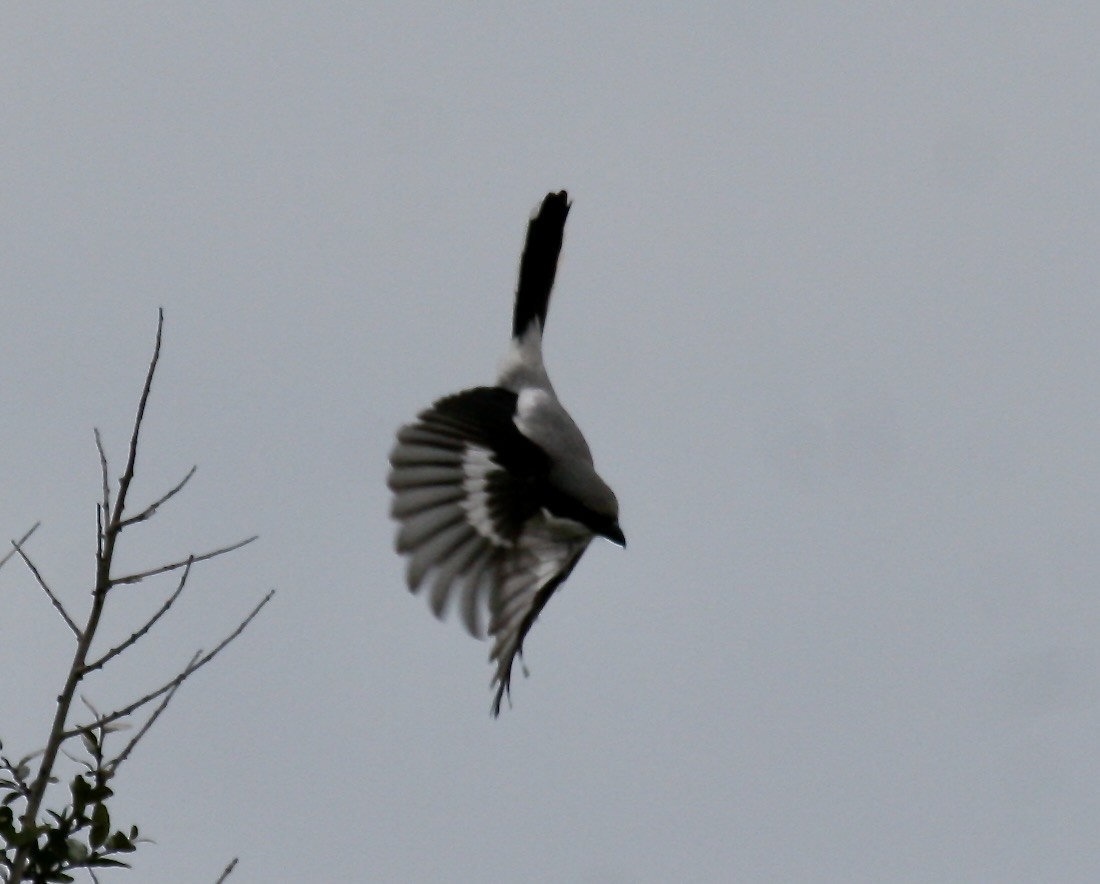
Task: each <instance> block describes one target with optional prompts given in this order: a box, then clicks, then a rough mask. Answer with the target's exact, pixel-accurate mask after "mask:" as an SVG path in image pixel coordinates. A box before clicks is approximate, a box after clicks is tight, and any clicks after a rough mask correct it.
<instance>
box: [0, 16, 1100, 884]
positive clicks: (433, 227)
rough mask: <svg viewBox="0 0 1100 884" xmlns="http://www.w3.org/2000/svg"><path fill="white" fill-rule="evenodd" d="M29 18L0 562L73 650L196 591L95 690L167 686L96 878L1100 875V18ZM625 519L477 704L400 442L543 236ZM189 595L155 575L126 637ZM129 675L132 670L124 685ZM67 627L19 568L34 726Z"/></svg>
mask: <svg viewBox="0 0 1100 884" xmlns="http://www.w3.org/2000/svg"><path fill="white" fill-rule="evenodd" d="M859 6H860V7H861V9H860V10H857V8H856V4H848V5H847V10H848V11H846V12H838V11H837V9H836V7H835V6H834V7H833V8H832V9H826V8H825V6H824V5H816V4H815V5H811V4H799V3H762V2H761V3H752V4H740V9H739V10H738V9H737V8H736V6H735V5H734V4H730V5H729V8H728V9H727V10H726V11H717V10H718V4H714V5H709V4H708V5H707V6H702V5H692V4H686V5H685V4H667V5H666V7H665V9H664V10H663V11H662V10H661V9H659V8H657V6H656V5H655V4H648V5H647V4H633V5H629V4H627V5H621V6H615V7H611V6H605V7H601V10H600V11H599V12H593V11H592V7H591V6H590V5H589V4H562V3H555V4H552V5H550V4H546V5H543V6H541V7H540V8H534V7H531V6H525V7H523V9H522V11H521V10H520V7H519V6H517V5H505V4H485V5H481V6H480V7H479V8H478V9H476V10H475V9H474V8H473V7H472V6H468V5H465V4H447V5H444V4H417V3H404V4H391V5H389V11H382V10H381V9H380V7H381V4H357V3H356V4H353V3H330V4H324V5H323V6H317V5H315V4H304V3H301V4H294V3H265V4H247V5H246V4H234V5H233V6H232V7H228V6H227V5H223V4H206V5H193V4H179V5H175V6H171V7H170V6H167V5H165V4H142V5H138V4H131V5H120V4H115V5H111V6H104V5H100V4H96V5H71V4H64V5H56V4H46V5H44V4H19V5H12V6H9V7H7V8H6V9H5V12H4V16H3V27H2V28H0V81H2V83H3V89H2V92H0V139H2V140H0V199H2V201H3V211H2V212H0V291H2V293H3V294H2V299H3V301H2V303H3V308H2V314H0V407H2V414H3V421H2V422H0V465H2V468H3V469H2V473H0V475H2V477H3V486H2V487H3V494H2V495H0V531H2V532H6V534H5V535H4V536H5V537H17V536H19V535H20V534H22V533H23V531H24V530H25V529H26V528H27V527H28V526H29V525H30V524H32V523H33V522H34V521H36V520H39V519H41V520H42V522H43V525H42V527H41V528H40V529H39V531H38V533H37V535H36V536H35V537H34V539H33V541H32V543H31V544H30V551H31V552H32V554H33V555H34V556H35V558H36V560H37V561H38V563H39V565H40V567H41V568H42V570H43V571H44V573H45V575H46V577H47V579H49V580H50V581H51V582H52V584H53V585H54V586H55V588H56V589H57V590H58V592H59V594H60V595H61V596H62V597H63V598H64V599H65V601H66V603H67V604H68V605H69V606H70V607H71V608H72V609H73V610H74V611H77V612H83V611H84V610H85V609H86V605H87V601H88V596H87V593H88V590H89V588H90V585H91V580H92V576H93V560H92V554H93V551H94V529H95V521H94V519H95V510H94V506H95V502H96V500H97V497H98V494H99V473H98V461H97V457H96V452H95V448H94V445H93V437H92V428H93V427H99V428H100V429H101V431H102V432H103V434H104V439H105V443H106V446H107V450H108V454H109V456H110V457H111V458H112V463H113V464H114V465H115V466H119V465H121V462H122V459H123V455H124V452H125V445H126V441H127V438H128V432H129V426H130V421H131V418H132V414H133V410H134V407H135V403H136V399H137V395H138V392H139V389H140V384H141V380H142V377H143V374H144V371H145V368H146V365H147V361H148V357H149V353H150V351H151V347H152V340H153V332H154V329H155V324H156V310H157V308H158V307H161V306H163V307H164V308H165V312H166V329H165V341H164V355H163V359H162V362H161V366H160V373H159V375H158V378H157V383H156V385H155V387H154V391H153V399H152V403H151V406H150V410H149V417H148V427H147V429H148V432H147V435H146V438H145V444H144V447H143V449H142V451H141V457H140V460H139V464H138V470H139V472H138V479H137V482H136V484H135V487H134V490H133V494H134V496H135V503H142V502H147V501H149V500H151V499H153V498H154V497H155V496H157V495H158V494H159V493H160V492H161V491H163V490H165V489H166V488H167V487H169V486H170V485H171V484H173V483H174V482H175V481H177V480H178V479H179V478H180V477H181V476H182V475H183V474H184V473H185V472H186V470H187V469H188V468H189V467H190V466H191V465H192V464H193V463H197V464H198V465H199V471H198V474H197V475H196V477H195V479H194V480H193V481H192V483H191V485H190V486H189V487H188V489H187V491H186V493H185V495H184V496H182V497H181V498H180V499H178V500H176V501H174V502H173V503H172V505H171V506H170V507H169V508H167V509H166V510H165V511H164V512H163V514H162V515H158V517H157V518H156V519H155V520H154V521H152V522H150V523H149V524H144V525H140V526H136V527H135V528H134V529H133V530H132V532H131V535H130V536H126V537H125V539H124V547H123V549H122V551H121V554H120V555H121V558H122V563H121V564H122V566H124V567H142V566H148V565H155V564H158V563H160V562H162V561H166V560H168V559H171V558H176V557H183V556H186V555H187V554H188V553H191V552H201V551H202V550H204V549H207V548H210V547H213V546H217V545H219V544H222V543H228V542H231V541H234V540H237V539H239V538H241V537H244V536H247V535H249V534H252V533H259V534H260V535H261V538H260V540H259V541H258V542H257V543H255V544H253V545H252V546H250V547H248V548H247V549H246V550H244V551H242V552H240V553H238V554H237V555H235V556H234V557H232V558H231V559H227V560H222V561H219V562H214V563H210V564H209V565H207V566H203V567H201V568H196V570H195V573H194V574H193V579H192V583H193V585H192V587H191V589H190V590H189V592H188V593H187V594H186V595H185V596H184V598H183V600H182V602H181V603H180V604H179V605H178V606H177V608H175V609H173V611H172V612H171V615H170V616H169V617H168V618H167V620H166V622H165V624H164V626H163V627H162V628H160V629H159V630H158V632H157V633H156V634H155V635H154V636H152V637H151V638H150V639H149V640H148V641H147V642H145V644H144V646H139V648H138V649H136V650H135V652H134V653H133V655H132V656H130V658H129V659H128V660H126V659H124V660H122V661H120V665H119V666H118V667H117V669H116V670H115V671H114V672H111V671H108V672H107V673H104V674H101V675H100V676H98V677H97V680H95V681H94V682H91V683H89V684H88V685H87V694H88V696H89V698H90V699H92V700H93V701H94V702H96V703H97V704H98V705H100V706H102V707H105V708H110V707H111V706H112V705H117V704H121V703H122V702H123V701H125V700H127V699H130V698H132V697H134V696H136V695H139V694H140V693H143V692H144V691H146V690H149V689H151V688H152V687H155V686H156V685H157V684H159V683H160V682H161V681H163V680H166V679H167V678H168V677H170V676H171V675H172V674H173V672H174V671H175V669H177V668H179V667H180V666H182V665H183V664H184V663H185V662H186V661H187V659H188V658H189V657H190V655H191V653H192V652H193V651H194V650H195V649H197V648H199V647H204V648H210V647H212V646H213V644H214V643H215V642H216V641H217V640H218V639H219V638H220V637H221V636H222V635H223V634H225V633H226V632H228V631H229V630H230V629H231V628H232V627H233V626H234V625H235V623H236V622H237V621H238V620H239V619H240V617H241V616H243V614H244V613H246V612H247V611H248V610H249V608H251V606H252V605H253V604H255V602H256V601H257V600H258V599H259V598H260V597H261V596H262V594H263V593H264V592H266V591H267V590H268V589H270V588H272V587H274V588H277V590H278V594H277V595H276V597H275V600H274V601H273V602H272V604H271V605H270V606H269V607H268V609H267V610H266V611H264V612H263V614H262V615H261V616H260V618H259V619H258V620H257V621H256V622H255V623H254V624H253V626H252V627H251V629H250V630H249V631H248V632H247V633H245V634H244V636H243V637H242V638H241V639H240V641H239V642H238V643H237V644H236V645H234V646H232V647H231V648H230V649H229V650H228V651H227V652H226V653H225V654H224V655H223V656H222V657H221V658H220V659H219V660H218V661H216V663H215V664H214V665H213V666H212V667H211V668H208V669H207V670H204V671H203V672H202V673H201V674H199V675H197V676H196V677H195V678H194V679H193V680H192V681H191V682H189V683H188V684H187V685H186V686H185V688H184V690H183V691H181V692H180V694H179V695H178V696H177V698H176V700H175V702H174V703H173V705H172V707H170V709H169V711H168V713H166V715H165V716H164V717H163V719H162V720H161V722H160V723H159V724H158V725H157V727H156V729H155V730H154V731H153V732H152V734H151V735H150V736H149V738H148V739H147V740H146V741H145V743H144V744H143V745H142V746H141V747H140V748H139V750H138V752H137V753H136V754H135V756H134V758H133V760H132V762H131V763H130V766H129V769H128V770H125V769H124V772H123V775H122V777H121V780H120V782H119V783H118V787H117V788H118V792H119V796H118V798H117V800H116V804H115V806H114V813H115V819H116V821H117V822H119V823H127V822H130V821H133V822H136V823H138V824H139V825H140V826H141V828H142V830H143V832H146V833H147V834H149V835H150V836H151V837H153V838H155V839H156V844H155V845H146V846H145V847H143V849H142V850H141V851H140V852H139V853H138V854H137V859H136V868H137V870H138V871H137V872H136V873H135V874H133V875H132V876H129V877H128V876H127V875H125V874H123V873H119V874H117V875H115V876H108V875H104V876H102V880H104V881H107V880H112V881H113V880H120V881H122V880H131V879H133V880H140V881H143V882H157V884H161V882H164V884H174V882H180V884H191V882H202V881H213V880H214V879H215V878H216V877H217V875H218V873H219V872H220V871H221V869H222V868H223V867H224V866H225V864H226V862H228V860H229V859H230V858H232V857H234V856H240V858H241V862H240V865H239V867H238V869H237V871H236V872H235V873H234V875H233V877H232V878H231V881H232V882H233V884H257V882H273V881H284V880H287V881H289V880H311V881H386V882H390V881H392V882H421V881H423V882H427V881H479V882H504V881H527V882H567V881H568V882H572V881H580V882H611V881H616V882H668V881H693V882H695V881H698V882H721V881H746V882H772V881H774V882H791V881H815V882H817V881H822V882H852V881H890V882H894V881H899V882H929V881H967V882H978V881H982V882H984V881H989V882H1017V881H1018V882H1024V881H1037V880H1043V881H1059V882H1072V881H1095V880H1097V879H1098V877H1100V757H1098V753H1100V554H1098V552H1097V550H1098V542H1097V541H1098V535H1100V506H1098V503H1097V499H1098V496H1100V469H1098V466H1097V463H1098V460H1097V458H1098V451H1100V411H1098V408H1097V403H1098V392H1097V378H1098V374H1100V347H1098V338H1100V301H1098V298H1097V285H1098V281H1100V249H1098V241H1100V240H1098V237H1100V163H1098V162H1097V157H1098V156H1100V78H1098V68H1097V46H1100V27H1098V25H1100V12H1098V11H1097V9H1096V7H1095V6H1093V5H1090V4H1083V3H1082V4H1011V5H1007V4H992V3H990V4H977V3H962V4H959V3H953V4H922V5H920V9H921V10H922V11H921V12H917V11H915V9H916V7H912V8H909V7H904V6H899V5H898V4H893V5H890V6H891V8H890V9H888V8H887V6H888V5H887V4H860V5H859ZM559 188H566V189H568V190H569V192H570V194H571V196H572V198H573V200H574V205H573V210H572V213H571V214H570V217H569V225H568V228H567V231H566V241H565V248H564V252H563V259H562V266H561V271H560V273H559V275H558V284H557V288H556V291H555V295H554V300H553V303H552V305H551V310H550V318H549V324H548V329H547V341H546V349H547V362H548V366H549V369H550V373H551V376H552V377H553V379H554V382H555V385H556V387H557V389H558V392H559V394H560V395H561V396H562V398H563V400H564V401H565V402H566V404H567V406H568V407H569V408H570V410H571V411H572V413H573V415H574V416H575V417H576V418H577V421H578V423H579V424H580V425H581V426H582V427H583V428H584V430H585V433H586V435H587V437H588V440H589V442H590V443H591V445H592V448H593V451H594V453H595V456H596V461H597V465H598V467H599V469H600V472H601V473H602V475H603V476H604V477H605V478H606V479H607V480H608V482H609V483H610V484H611V485H612V486H613V487H614V488H615V489H616V491H617V493H618V496H619V499H620V502H621V506H622V525H623V528H624V530H625V532H626V534H627V537H628V538H629V547H628V548H627V550H626V551H625V552H624V551H623V550H620V549H617V548H615V547H613V546H612V545H611V544H608V543H605V542H597V543H595V544H594V545H593V546H592V548H591V549H590V551H589V552H588V554H587V555H586V556H585V558H584V559H583V560H582V562H581V564H580V565H579V567H578V568H577V570H576V571H575V572H574V574H573V576H572V578H571V579H570V580H569V582H568V583H567V584H566V586H565V588H564V590H563V591H562V592H560V593H559V594H558V595H557V596H556V597H555V598H554V599H553V601H552V602H551V604H550V605H549V606H548V607H547V608H546V610H545V612H544V613H543V615H542V617H541V618H540V620H539V622H538V624H537V625H536V627H535V628H534V630H533V631H532V632H531V634H530V637H529V641H528V643H527V663H528V666H529V668H530V671H531V677H530V678H523V677H522V676H521V677H519V678H518V680H517V682H516V683H515V684H514V690H513V700H514V708H512V709H511V710H506V711H505V712H504V713H503V714H502V715H501V717H500V719H499V720H496V721H494V720H492V719H491V718H490V717H489V714H488V712H489V704H490V700H491V693H490V690H489V679H490V677H491V674H492V670H491V669H490V667H489V665H488V662H487V659H486V657H487V653H488V650H489V648H488V645H487V644H484V643H478V642H476V641H474V640H472V639H470V638H469V637H468V636H467V635H466V634H465V633H464V631H463V630H462V628H461V626H460V624H458V623H457V622H453V621H451V622H447V623H443V624H440V623H437V622H436V621H435V620H434V619H433V618H432V616H431V614H430V612H429V610H428V608H427V605H426V604H425V603H424V601H423V600H422V599H418V598H414V597H411V596H410V595H409V593H408V592H407V591H406V589H405V588H404V583H403V567H404V563H403V562H402V560H401V559H400V558H398V557H397V555H396V554H394V553H393V551H392V539H393V533H394V531H393V525H392V523H391V522H390V520H389V519H388V516H387V510H388V506H389V498H388V492H387V489H386V487H385V475H386V470H387V463H386V457H387V454H388V451H389V448H390V445H391V441H392V438H393V432H394V430H395V429H396V428H397V427H398V426H399V425H400V424H401V423H403V422H405V421H407V420H409V419H410V418H411V417H412V416H413V415H415V413H416V412H417V411H418V410H420V409H421V408H423V407H425V406H426V405H428V404H429V403H430V402H431V401H432V400H433V399H434V398H436V397H438V396H440V395H443V394H445V393H448V392H452V391H454V390H457V389H460V388H462V387H466V386H474V385H477V384H481V383H486V382H490V381H492V379H493V377H494V375H495V370H496V366H497V362H498V360H499V358H500V356H501V355H502V354H503V352H504V349H505V347H506V344H507V339H508V334H509V330H510V311H511V297H512V292H513V289H514V282H515V272H516V268H517V265H518V259H519V253H520V249H521V246H522V241H523V235H524V231H525V227H526V222H527V218H528V216H529V213H530V212H531V210H532V209H533V208H534V207H535V206H536V205H537V204H538V202H539V201H540V199H541V198H542V196H543V195H544V194H545V193H546V192H547V191H548V190H551V189H554V190H556V189H559ZM171 586H172V584H164V585H162V586H157V585H145V586H141V587H130V588H122V589H120V590H119V591H118V594H117V596H116V597H115V598H114V600H113V601H112V606H113V607H112V610H111V612H110V616H109V617H108V620H107V622H106V623H105V627H104V628H105V636H104V638H105V641H109V640H110V639H111V638H116V639H117V638H119V637H122V636H125V635H128V634H129V632H130V631H131V630H132V629H133V628H134V627H135V625H136V624H137V623H140V622H141V618H142V616H143V615H145V614H147V613H148V612H149V611H151V610H153V609H154V608H155V606H156V605H157V604H158V603H159V600H160V599H161V598H163V596H164V594H165V593H167V592H168V591H169V590H170V589H171ZM104 646H105V647H106V645H104ZM70 655H71V636H70V635H69V633H68V632H67V630H66V628H65V626H64V624H63V623H62V622H61V621H60V620H59V619H58V618H57V617H56V615H55V613H54V611H53V610H52V609H51V608H50V607H49V605H48V603H47V601H46V600H45V598H44V597H43V596H42V594H41V593H40V592H39V591H38V590H37V588H36V587H35V586H34V584H33V581H32V579H31V578H30V576H29V574H28V573H27V572H26V570H25V569H24V568H22V566H20V565H18V563H9V564H8V566H6V567H5V568H4V569H3V571H0V737H2V738H3V740H4V743H5V747H6V751H9V752H11V753H13V754H18V753H19V752H21V751H29V750H31V749H33V748H36V747H37V746H38V745H40V744H41V743H42V742H43V741H44V739H45V734H46V732H47V730H48V726H49V720H50V716H51V714H52V709H53V706H52V704H53V697H54V696H55V695H56V692H57V691H58V690H59V688H60V685H61V682H62V679H63V676H64V673H65V670H66V668H67V665H68V659H69V657H70Z"/></svg>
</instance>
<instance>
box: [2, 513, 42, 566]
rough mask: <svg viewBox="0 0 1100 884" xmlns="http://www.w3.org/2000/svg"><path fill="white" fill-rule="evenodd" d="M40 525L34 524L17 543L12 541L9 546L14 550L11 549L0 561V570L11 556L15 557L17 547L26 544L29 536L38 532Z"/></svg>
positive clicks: (39, 523) (38, 523)
mask: <svg viewBox="0 0 1100 884" xmlns="http://www.w3.org/2000/svg"><path fill="white" fill-rule="evenodd" d="M41 524H42V523H41V522H35V523H34V524H33V525H31V530H30V531H28V532H27V533H26V534H24V535H23V536H22V537H20V538H19V540H18V541H14V540H13V541H12V544H11V545H12V546H13V547H15V549H13V550H12V551H11V552H9V553H8V554H7V555H6V556H4V558H2V559H0V568H3V567H4V565H6V564H7V562H8V559H10V558H11V557H12V556H14V555H15V553H16V550H18V549H19V547H21V546H22V545H23V544H24V543H26V542H27V541H28V540H30V538H31V535H32V534H34V532H35V531H37V530H38V526H39V525H41Z"/></svg>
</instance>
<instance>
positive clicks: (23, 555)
mask: <svg viewBox="0 0 1100 884" xmlns="http://www.w3.org/2000/svg"><path fill="white" fill-rule="evenodd" d="M11 545H12V546H13V547H15V549H14V550H13V552H16V553H18V554H19V558H21V559H22V560H23V564H25V565H26V566H27V567H28V568H30V570H31V573H32V574H33V575H34V579H35V580H37V581H38V585H39V586H41V587H42V591H43V592H44V593H46V595H47V596H48V597H49V599H50V602H52V603H53V606H54V607H55V608H57V613H58V614H60V615H61V619H62V620H64V621H65V623H66V624H68V627H69V629H71V630H72V631H73V635H75V636H76V637H77V640H79V639H80V627H79V626H77V625H76V624H75V623H74V622H73V618H72V617H70V616H69V612H68V611H66V610H65V606H64V605H63V604H61V599H59V598H58V597H57V596H56V595H54V594H53V590H52V589H50V587H49V584H47V583H46V581H45V579H44V578H43V577H42V575H41V574H40V573H39V571H38V568H36V567H35V566H34V562H32V561H31V560H30V559H29V558H28V557H27V554H26V553H25V552H23V547H22V545H21V544H20V543H18V542H17V541H14V540H13V541H12V542H11Z"/></svg>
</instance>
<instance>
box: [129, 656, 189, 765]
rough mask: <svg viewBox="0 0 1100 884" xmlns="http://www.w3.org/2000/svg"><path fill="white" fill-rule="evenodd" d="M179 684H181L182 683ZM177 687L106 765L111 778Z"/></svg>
mask: <svg viewBox="0 0 1100 884" xmlns="http://www.w3.org/2000/svg"><path fill="white" fill-rule="evenodd" d="M201 653H202V651H196V652H195V656H193V657H192V658H191V661H190V662H189V663H188V664H187V667H188V668H190V667H192V666H194V665H195V661H196V660H198V659H199V655H200V654H201ZM180 684H182V682H181V683H180ZM179 687H180V686H179V685H178V684H177V685H176V686H175V687H173V688H172V689H171V690H170V691H169V692H168V693H166V694H165V695H164V699H163V700H161V701H160V705H158V706H157V708H156V709H154V710H153V714H152V715H150V716H149V718H148V719H147V720H146V722H145V724H143V725H142V726H141V728H140V729H139V730H138V732H137V733H136V734H134V737H133V739H132V740H130V742H129V743H127V744H126V747H125V748H124V749H123V750H122V751H121V752H120V753H119V754H118V756H117V757H115V758H114V759H113V760H112V761H110V762H108V763H107V767H108V768H109V769H110V772H111V776H114V774H115V772H116V771H117V770H118V769H119V767H120V766H121V765H122V762H124V761H125V760H126V759H127V758H129V757H130V753H131V752H133V751H134V749H135V748H136V747H137V744H138V743H140V742H141V739H142V737H144V736H145V735H146V734H147V733H149V729H150V728H151V727H152V726H153V725H154V724H155V723H156V720H157V719H158V718H160V715H161V713H162V712H163V711H164V710H165V709H167V708H168V704H169V703H171V702H172V698H173V697H174V696H175V695H176V691H177V690H179Z"/></svg>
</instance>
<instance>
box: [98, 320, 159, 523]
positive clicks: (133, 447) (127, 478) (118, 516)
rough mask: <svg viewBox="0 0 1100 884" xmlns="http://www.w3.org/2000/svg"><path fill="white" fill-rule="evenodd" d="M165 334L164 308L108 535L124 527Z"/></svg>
mask: <svg viewBox="0 0 1100 884" xmlns="http://www.w3.org/2000/svg"><path fill="white" fill-rule="evenodd" d="M163 332H164V308H163V307H161V308H160V309H159V310H158V311H157V338H156V342H155V343H154V344H153V358H152V359H150V360H149V371H148V372H147V373H146V375H145V385H144V386H143V387H142V388H141V398H140V399H139V400H138V410H137V416H136V417H135V418H134V431H133V433H132V434H131V435H130V451H129V454H128V455H127V457H126V469H124V470H123V471H122V476H121V477H120V478H119V480H118V497H117V498H115V508H114V512H113V513H112V514H111V520H110V522H109V523H108V525H107V533H108V534H115V535H117V534H118V532H119V531H120V530H121V527H122V514H123V512H125V510H126V495H127V493H128V492H129V490H130V483H131V482H132V481H133V479H134V464H135V463H136V462H137V450H138V439H139V438H140V437H141V424H142V422H143V421H144V420H145V405H146V403H147V402H148V401H149V391H150V390H152V388H153V375H154V374H156V371H157V362H158V361H160V341H161V336H162V334H163Z"/></svg>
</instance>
